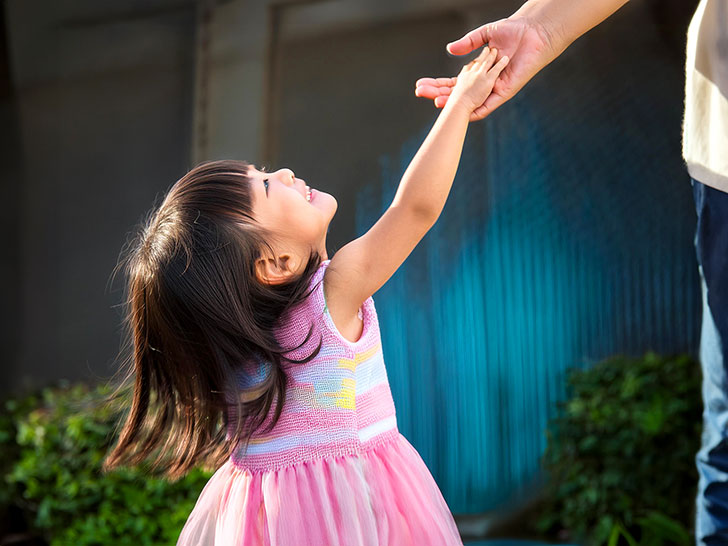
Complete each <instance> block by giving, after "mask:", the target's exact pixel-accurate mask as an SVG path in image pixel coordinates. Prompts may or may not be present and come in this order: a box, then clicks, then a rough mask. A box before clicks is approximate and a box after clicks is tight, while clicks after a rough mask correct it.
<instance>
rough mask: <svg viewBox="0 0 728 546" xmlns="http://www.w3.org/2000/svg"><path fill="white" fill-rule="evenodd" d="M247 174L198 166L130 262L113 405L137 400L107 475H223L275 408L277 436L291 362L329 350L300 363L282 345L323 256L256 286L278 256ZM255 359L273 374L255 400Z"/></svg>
mask: <svg viewBox="0 0 728 546" xmlns="http://www.w3.org/2000/svg"><path fill="white" fill-rule="evenodd" d="M249 167H250V165H249V164H248V163H246V162H244V161H236V160H219V161H208V162H204V163H201V164H199V165H197V166H196V167H194V168H193V169H192V170H190V171H189V172H188V173H187V174H186V175H184V176H183V177H182V178H181V179H180V180H178V181H177V182H176V183H175V184H174V185H173V186H172V188H171V189H170V190H169V192H168V193H167V195H166V196H165V198H164V200H163V202H162V204H161V205H160V206H159V208H158V209H156V210H152V212H151V214H149V215H148V217H147V219H146V220H145V221H144V222H143V225H142V226H141V229H140V230H139V231H138V233H137V235H136V237H135V239H134V240H133V241H132V244H131V245H130V246H129V251H128V252H127V253H126V254H125V255H124V254H123V253H122V256H123V259H122V260H121V261H120V263H119V266H120V265H124V266H125V273H126V285H125V287H126V296H125V302H124V303H125V317H124V323H125V326H126V332H127V334H128V335H127V345H126V349H127V350H128V352H129V354H128V356H127V358H126V361H125V366H123V367H122V369H126V372H127V373H126V376H125V378H124V380H123V382H122V383H121V384H120V385H118V387H117V388H116V389H115V391H114V393H113V394H112V396H111V397H110V399H109V401H110V403H114V402H118V401H120V400H124V399H126V400H127V401H128V393H129V391H133V392H132V394H131V398H132V401H131V409H130V410H129V411H128V413H127V415H126V418H125V419H126V420H125V422H124V424H123V427H122V429H121V432H120V437H119V441H118V443H117V444H116V446H115V447H114V448H113V449H112V450H111V452H110V453H109V454H108V455H107V457H106V459H105V461H104V465H103V468H104V471H109V470H111V469H113V468H115V467H117V466H121V465H134V464H138V463H142V462H149V459H150V458H151V459H153V461H151V462H152V465H151V470H152V471H160V470H161V472H162V474H164V475H165V476H167V477H168V478H170V479H177V478H179V477H181V476H183V475H184V474H185V473H186V472H187V471H189V470H190V469H191V468H193V467H195V466H201V467H203V468H208V469H209V468H216V467H218V466H219V465H220V464H221V463H223V462H224V461H225V459H226V458H227V457H228V456H229V455H230V453H231V449H232V448H233V447H235V445H236V444H238V443H242V444H243V445H244V446H246V447H247V445H248V441H249V440H250V436H251V435H252V434H253V432H255V431H256V430H257V429H259V428H260V427H261V426H262V424H263V422H264V421H265V419H266V417H267V416H268V414H269V412H270V408H271V407H272V405H273V404H274V403H275V406H276V407H275V415H274V416H273V420H272V421H271V423H270V426H269V427H268V428H267V430H268V431H269V430H271V429H272V428H273V427H274V426H275V424H276V422H277V421H278V419H279V417H280V414H281V411H282V409H283V405H284V403H285V393H286V386H287V381H288V377H287V374H286V373H285V369H284V367H283V366H284V361H286V362H289V363H301V362H308V361H309V360H311V359H312V358H314V357H315V356H316V354H318V352H319V350H320V348H321V341H320V340H319V343H318V347H317V348H316V349H315V350H314V351H313V353H312V354H311V355H309V356H308V357H306V358H304V359H302V360H292V359H289V358H287V357H286V356H285V354H286V353H287V352H288V351H291V350H292V349H294V348H292V347H282V346H281V345H280V344H279V342H278V340H277V339H276V336H275V335H274V331H275V328H276V325H277V324H278V322H279V320H280V319H281V317H282V316H283V314H284V313H285V312H286V311H287V310H289V309H290V308H291V307H294V306H295V305H297V304H299V303H300V302H302V301H303V300H304V299H305V298H306V297H307V296H308V295H309V291H308V288H309V285H310V282H311V278H312V276H313V274H314V273H315V271H316V269H317V268H318V266H319V265H320V263H321V256H320V255H319V254H318V252H317V251H315V250H313V249H312V251H311V255H310V257H309V259H308V262H307V264H306V267H305V269H304V271H303V272H302V273H301V274H300V275H297V276H296V277H295V278H291V279H290V280H289V281H287V282H285V283H282V284H276V285H268V284H264V283H262V282H260V281H259V280H258V278H257V277H256V274H255V261H256V259H257V258H259V257H261V255H262V252H263V251H264V250H265V249H266V248H267V249H268V250H270V251H271V253H272V248H271V245H270V244H269V242H268V241H270V240H271V239H272V237H273V236H274V234H272V233H269V232H266V231H265V230H263V229H262V227H261V226H260V225H259V224H258V223H257V222H256V220H255V218H254V217H253V212H252V199H253V197H252V191H251V187H250V182H249V178H248V175H247V173H248V168H249ZM272 254H273V256H275V254H274V253H272ZM117 267H118V266H117ZM311 332H312V329H310V330H309V332H308V336H306V339H305V340H304V342H303V343H306V342H307V341H308V339H309V337H310V336H311ZM300 346H301V345H299V346H298V347H300ZM298 347H295V348H298ZM254 361H255V362H261V361H262V362H264V363H265V364H266V366H268V370H267V371H268V373H267V374H266V375H265V378H264V380H263V381H262V382H261V383H258V384H257V385H255V387H254V390H253V388H251V389H248V390H246V389H241V387H239V382H238V381H239V379H240V374H246V373H249V372H250V371H251V367H250V366H249V364H250V363H251V362H254ZM132 384H133V388H132ZM231 402H232V405H231ZM127 403H128V402H127ZM231 415H232V416H234V419H231V418H230V416H231ZM231 430H232V433H230V431H231ZM152 455H154V457H152Z"/></svg>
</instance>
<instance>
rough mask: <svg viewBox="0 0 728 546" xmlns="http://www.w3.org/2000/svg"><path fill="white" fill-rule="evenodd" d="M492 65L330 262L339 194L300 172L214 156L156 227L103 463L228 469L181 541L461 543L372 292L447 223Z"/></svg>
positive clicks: (140, 270)
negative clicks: (416, 433)
mask: <svg viewBox="0 0 728 546" xmlns="http://www.w3.org/2000/svg"><path fill="white" fill-rule="evenodd" d="M495 58H496V51H495V50H494V49H491V50H489V49H488V48H487V47H486V48H484V50H483V51H482V53H481V54H480V56H479V57H478V58H477V59H476V60H474V61H472V62H471V63H469V64H468V65H466V66H465V67H464V68H463V69H462V71H461V72H460V74H459V75H458V77H457V78H456V79H455V82H454V86H452V91H451V94H450V96H449V100H448V101H447V104H446V105H445V107H444V108H443V110H442V112H441V113H440V115H439V117H438V119H437V121H436V122H435V124H434V126H433V128H432V130H431V131H430V133H429V135H428V136H427V138H426V139H425V142H424V143H423V145H422V147H421V148H420V150H419V151H418V152H417V154H416V155H415V157H414V159H413V160H412V163H411V164H410V165H409V167H408V169H407V171H406V172H405V174H404V176H403V178H402V181H401V182H400V185H399V188H398V190H397V193H396V195H395V197H394V200H393V201H392V204H391V205H390V207H389V208H388V209H387V211H386V212H385V213H384V214H383V215H382V217H381V218H380V219H379V220H378V221H377V222H376V223H375V224H374V226H372V228H371V229H370V230H369V231H368V232H367V233H366V234H364V235H363V236H361V237H359V238H358V239H356V240H354V241H352V242H350V243H349V244H347V245H346V246H344V247H343V248H341V249H340V250H339V251H338V252H337V253H336V255H334V256H333V257H332V258H331V259H328V256H327V253H326V233H327V228H328V225H329V222H330V221H331V219H332V217H333V216H334V213H335V212H336V208H337V202H336V200H335V199H334V198H333V197H332V196H331V195H329V194H326V193H324V192H321V191H318V190H315V189H310V188H309V187H308V186H307V185H306V184H305V182H304V181H303V180H301V179H300V178H296V177H295V176H294V173H293V172H291V171H290V170H289V169H280V170H278V171H275V172H272V173H268V172H265V171H263V170H260V169H257V168H254V167H253V166H251V165H248V164H246V163H244V162H241V161H232V160H222V161H211V162H205V163H202V164H200V165H198V166H196V167H195V168H193V169H192V170H191V171H190V172H188V173H187V174H186V175H185V176H184V177H183V178H182V179H180V180H179V181H178V182H177V183H176V184H175V185H174V186H173V187H172V188H171V190H170V191H169V193H168V194H167V195H166V197H165V199H164V201H163V202H162V204H161V205H160V207H159V209H158V210H156V211H155V212H154V214H153V215H152V216H151V218H150V219H149V220H148V222H146V225H145V227H144V229H143V231H142V232H141V233H140V235H139V238H138V242H137V244H136V245H134V247H133V251H132V252H131V254H130V255H129V259H128V266H127V275H128V287H127V288H128V298H129V299H128V304H129V314H128V317H127V319H128V324H129V327H130V333H131V338H130V339H131V340H132V342H133V353H132V355H131V358H132V360H131V362H132V363H133V369H131V370H130V372H129V373H130V375H129V378H131V377H134V393H133V401H132V406H131V410H130V412H129V415H128V417H127V419H126V422H125V424H124V427H123V429H122V431H121V434H120V438H119V442H118V443H117V445H116V446H115V448H114V449H113V450H112V452H111V453H110V454H109V456H108V457H107V460H106V461H105V469H106V470H109V469H111V468H114V467H116V466H119V465H122V464H136V463H140V462H143V461H145V460H147V459H148V458H149V457H150V456H151V455H154V461H153V467H154V468H158V469H159V468H161V469H162V470H163V471H164V473H165V474H166V475H167V476H169V477H171V478H173V479H174V478H177V477H179V476H182V475H183V474H184V473H185V472H187V471H188V470H189V469H191V468H192V467H193V466H200V465H205V466H206V467H208V468H217V471H216V472H215V473H214V475H213V476H212V477H211V478H210V480H209V482H208V483H207V484H206V486H205V487H204V489H203V490H202V492H201V494H200V496H199V499H198V500H197V503H196V505H195V507H194V509H193V510H192V513H191V514H190V515H189V518H188V519H187V522H186V524H185V526H184V528H183V529H182V532H181V534H180V536H179V540H178V545H182V546H187V545H190V546H191V545H195V546H200V545H216V546H232V545H253V544H255V545H257V544H260V545H315V546H322V545H329V544H331V545H339V544H341V545H380V544H389V545H397V546H403V545H410V544H411V545H417V546H422V545H427V544H433V545H434V544H436V545H450V544H462V541H461V539H460V536H459V534H458V530H457V527H456V525H455V521H454V519H453V517H452V514H451V513H450V510H449V509H448V507H447V504H446V503H445V500H444V499H443V497H442V494H441V493H440V490H439V489H438V487H437V485H436V483H435V481H434V479H433V478H432V476H431V474H430V472H429V471H428V469H427V467H426V465H425V464H424V462H423V461H422V459H421V458H420V456H419V454H418V453H417V451H416V450H415V449H414V447H412V445H411V444H410V443H409V442H408V441H407V440H406V439H405V437H404V436H402V434H400V432H399V430H398V429H397V421H396V417H395V408H394V403H393V401H392V396H391V393H390V390H389V384H388V381H387V373H386V370H385V366H384V361H383V358H382V345H381V338H380V335H379V324H378V321H377V313H376V310H375V308H374V302H373V300H372V297H371V296H372V294H374V293H375V292H376V291H377V290H378V289H379V288H380V287H381V286H382V285H383V284H384V283H385V282H386V281H387V280H388V279H389V278H390V277H391V276H392V274H393V273H394V272H395V271H396V270H397V268H398V267H399V266H400V265H401V264H402V262H403V261H404V260H405V258H407V256H408V255H409V253H410V252H411V251H412V249H413V248H414V247H415V245H416V244H417V243H418V242H419V241H420V239H422V237H423V236H424V235H425V233H426V232H427V231H428V230H429V229H430V227H431V226H432V225H433V224H434V222H435V221H436V220H437V218H438V216H439V215H440V212H441V210H442V208H443V206H444V204H445V201H446V199H447V196H448V193H449V191H450V187H451V185H452V182H453V178H454V177H455V172H456V170H457V165H458V162H459V159H460V153H461V150H462V145H463V141H464V139H465V133H466V130H467V126H468V123H469V121H470V120H474V119H476V118H477V117H478V116H479V115H480V112H477V108H478V106H479V105H481V104H483V101H484V100H485V98H486V97H487V96H488V95H489V93H490V91H491V89H492V87H493V83H494V82H495V79H496V78H497V76H498V74H499V73H500V72H501V70H503V68H504V67H505V66H506V63H507V62H508V59H507V57H504V58H503V59H501V60H500V61H499V62H498V63H495ZM450 83H453V82H450ZM481 117H482V116H481ZM415 373H416V372H415Z"/></svg>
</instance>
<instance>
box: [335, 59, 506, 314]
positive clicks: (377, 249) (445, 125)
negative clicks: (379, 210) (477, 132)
mask: <svg viewBox="0 0 728 546" xmlns="http://www.w3.org/2000/svg"><path fill="white" fill-rule="evenodd" d="M496 53H497V52H496V50H495V49H490V50H489V49H488V48H487V47H486V48H484V49H483V51H482V52H481V54H480V56H479V57H478V58H477V59H475V60H473V61H471V62H470V63H469V64H467V65H466V66H465V67H463V69H462V70H461V71H460V74H459V75H458V77H457V79H456V84H455V86H454V87H453V91H452V93H451V95H450V97H449V99H448V101H447V104H446V105H445V107H444V108H443V110H442V112H440V115H439V116H438V118H437V120H436V121H435V124H434V125H433V127H432V129H431V130H430V133H429V134H428V135H427V138H425V141H424V142H423V143H422V146H421V147H420V149H419V150H418V151H417V154H415V157H414V158H413V159H412V162H411V163H410V164H409V166H408V167H407V170H406V171H405V173H404V176H403V177H402V180H401V182H400V183H399V187H398V188H397V193H396V194H395V196H394V199H393V200H392V204H391V205H390V206H389V208H388V209H387V210H386V211H385V212H384V214H383V215H382V217H381V218H380V219H379V220H377V222H376V223H375V224H374V225H373V226H372V227H371V228H370V229H369V231H367V232H366V233H365V234H364V235H362V236H361V237H359V238H358V239H355V240H353V241H351V242H350V243H348V244H347V245H345V246H344V247H342V248H341V249H340V250H339V251H338V252H336V254H334V256H333V258H332V259H331V263H330V264H329V266H328V268H327V271H326V274H325V276H324V292H325V295H326V302H327V305H328V308H329V312H330V313H331V316H332V318H334V322H335V323H336V324H337V325H339V324H347V323H349V321H351V320H352V319H353V318H354V317H355V316H356V314H357V311H358V309H359V307H360V306H361V304H362V303H363V302H364V301H365V300H366V299H367V298H368V297H369V296H371V295H372V294H374V293H375V292H376V291H377V290H379V288H381V286H382V285H383V284H384V283H385V282H387V280H388V279H389V278H390V277H391V276H392V275H393V274H394V272H395V271H396V270H397V268H399V266H400V265H401V264H402V262H404V260H405V259H406V258H407V256H409V254H410V252H412V250H413V249H414V247H415V246H416V245H417V243H419V242H420V240H421V239H422V237H424V235H425V233H427V231H428V230H429V229H430V228H431V227H432V226H433V224H434V223H435V221H436V220H437V218H438V217H439V216H440V212H441V211H442V209H443V207H444V206H445V201H446V200H447V196H448V194H449V193H450V188H451V186H452V182H453V179H454V178H455V172H456V171H457V167H458V162H459V161H460V153H461V151H462V147H463V141H464V140H465V133H466V131H467V127H468V123H469V121H470V120H471V119H477V117H478V115H479V112H478V111H477V109H478V107H479V106H480V105H482V104H483V102H484V101H485V99H486V98H487V97H488V95H489V94H490V92H491V90H492V89H493V84H494V82H495V80H496V78H497V77H498V74H500V72H501V70H503V68H504V67H505V66H506V64H507V63H508V57H503V58H502V59H501V60H500V61H499V62H498V63H496V64H495V65H494V64H493V63H494V61H495V58H496ZM337 319H338V320H337Z"/></svg>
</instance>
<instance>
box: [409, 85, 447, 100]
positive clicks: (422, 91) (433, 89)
mask: <svg viewBox="0 0 728 546" xmlns="http://www.w3.org/2000/svg"><path fill="white" fill-rule="evenodd" d="M450 93H452V87H445V86H443V87H438V86H436V85H420V86H418V87H416V88H415V96H416V97H425V98H427V99H434V98H435V97H439V96H440V95H449V94H450Z"/></svg>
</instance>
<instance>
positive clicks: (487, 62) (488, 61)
mask: <svg viewBox="0 0 728 546" xmlns="http://www.w3.org/2000/svg"><path fill="white" fill-rule="evenodd" d="M485 49H487V48H485ZM485 49H484V50H483V51H485ZM481 55H482V53H481ZM497 56H498V50H497V49H496V48H494V47H493V48H491V49H490V50H489V51H488V54H487V55H486V56H485V57H483V60H482V61H481V68H482V69H483V70H485V71H488V70H490V68H491V67H492V66H493V63H494V62H495V59H496V57H497ZM478 59H480V57H478Z"/></svg>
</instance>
